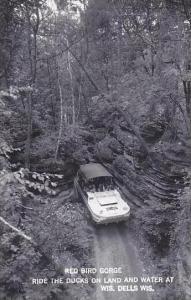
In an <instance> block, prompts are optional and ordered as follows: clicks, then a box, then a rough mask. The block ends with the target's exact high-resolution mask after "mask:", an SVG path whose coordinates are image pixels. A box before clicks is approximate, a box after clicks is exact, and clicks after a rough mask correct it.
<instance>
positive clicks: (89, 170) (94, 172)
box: [80, 163, 113, 180]
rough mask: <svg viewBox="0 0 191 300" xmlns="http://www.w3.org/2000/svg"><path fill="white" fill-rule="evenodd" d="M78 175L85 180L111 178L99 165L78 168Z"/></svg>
mask: <svg viewBox="0 0 191 300" xmlns="http://www.w3.org/2000/svg"><path fill="white" fill-rule="evenodd" d="M80 173H81V174H83V176H84V177H85V178H86V179H87V180H90V179H93V178H98V177H113V176H112V175H111V174H110V173H109V172H108V171H107V170H106V169H105V168H104V167H103V166H102V165H101V164H97V163H89V164H85V165H81V166H80Z"/></svg>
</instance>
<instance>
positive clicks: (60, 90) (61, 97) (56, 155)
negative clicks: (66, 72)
mask: <svg viewBox="0 0 191 300" xmlns="http://www.w3.org/2000/svg"><path fill="white" fill-rule="evenodd" d="M58 88H59V94H60V127H59V134H58V140H57V145H56V152H55V160H57V158H58V151H59V147H60V142H61V138H62V132H63V94H62V87H61V84H60V79H59V78H58Z"/></svg>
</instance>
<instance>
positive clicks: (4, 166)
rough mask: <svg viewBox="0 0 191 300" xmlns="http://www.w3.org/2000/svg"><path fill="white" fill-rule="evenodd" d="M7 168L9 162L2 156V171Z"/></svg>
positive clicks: (0, 158) (0, 166)
mask: <svg viewBox="0 0 191 300" xmlns="http://www.w3.org/2000/svg"><path fill="white" fill-rule="evenodd" d="M7 167H8V163H7V160H6V159H5V158H4V157H3V156H0V171H1V170H3V169H4V168H7Z"/></svg>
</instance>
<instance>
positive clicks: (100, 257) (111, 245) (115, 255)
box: [94, 224, 151, 300]
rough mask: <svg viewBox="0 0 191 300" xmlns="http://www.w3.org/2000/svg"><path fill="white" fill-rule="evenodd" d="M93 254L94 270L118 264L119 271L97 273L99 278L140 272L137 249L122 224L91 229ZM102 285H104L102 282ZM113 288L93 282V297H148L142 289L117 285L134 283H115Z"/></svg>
mask: <svg viewBox="0 0 191 300" xmlns="http://www.w3.org/2000/svg"><path fill="white" fill-rule="evenodd" d="M94 247H95V256H96V263H97V269H99V268H108V267H113V268H114V267H117V268H119V267H121V268H122V271H123V273H122V274H109V275H108V274H100V275H98V277H101V280H102V281H103V280H104V279H103V278H104V277H105V278H106V280H107V278H115V277H118V278H121V279H124V278H125V277H140V276H142V275H144V269H143V265H142V262H141V260H140V258H139V255H138V252H137V249H136V247H135V245H134V243H133V241H132V237H131V236H130V234H129V231H128V228H127V227H126V226H125V225H124V224H110V225H108V226H101V227H97V229H96V231H95V242H94ZM105 285H106V284H105ZM108 285H113V287H114V289H115V291H102V289H101V284H97V290H96V297H95V298H96V300H108V299H109V300H116V299H117V300H150V299H151V297H150V296H149V295H148V293H146V292H141V291H138V292H137V291H134V292H133V291H118V287H117V285H118V286H119V285H125V286H129V287H130V286H132V287H133V286H134V285H136V283H123V282H122V283H118V284H117V283H115V284H108Z"/></svg>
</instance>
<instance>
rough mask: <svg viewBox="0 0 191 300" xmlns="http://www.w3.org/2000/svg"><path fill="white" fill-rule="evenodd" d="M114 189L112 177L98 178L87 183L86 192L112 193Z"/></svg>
mask: <svg viewBox="0 0 191 300" xmlns="http://www.w3.org/2000/svg"><path fill="white" fill-rule="evenodd" d="M114 189H115V184H114V181H113V178H112V177H109V176H108V177H98V178H93V179H90V180H89V181H88V184H87V191H88V192H92V193H93V192H104V191H112V190H114Z"/></svg>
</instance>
